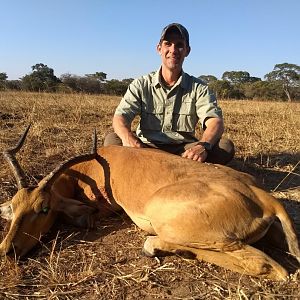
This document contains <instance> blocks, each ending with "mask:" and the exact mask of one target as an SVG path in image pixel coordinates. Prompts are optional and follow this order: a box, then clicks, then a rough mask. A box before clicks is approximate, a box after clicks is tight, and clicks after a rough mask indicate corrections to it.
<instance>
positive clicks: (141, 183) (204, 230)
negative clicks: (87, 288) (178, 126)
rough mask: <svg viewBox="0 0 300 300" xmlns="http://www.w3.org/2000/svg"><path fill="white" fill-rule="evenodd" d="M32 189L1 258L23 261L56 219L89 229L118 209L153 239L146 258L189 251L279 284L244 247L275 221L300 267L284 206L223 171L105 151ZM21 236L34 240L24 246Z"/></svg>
mask: <svg viewBox="0 0 300 300" xmlns="http://www.w3.org/2000/svg"><path fill="white" fill-rule="evenodd" d="M39 186H40V187H37V188H36V189H34V190H32V191H26V192H24V190H20V191H19V192H18V193H17V194H16V195H15V197H14V198H13V199H12V206H13V207H14V208H13V210H14V212H15V211H18V214H19V215H21V214H22V211H23V212H25V211H26V215H25V214H24V213H23V216H22V221H21V222H19V223H18V224H17V225H18V230H15V229H14V228H13V226H14V221H13V222H12V225H11V230H10V232H11V233H9V234H8V236H10V238H9V239H5V240H4V241H3V242H2V243H1V245H0V251H1V252H2V254H5V253H7V252H8V251H9V250H10V249H11V247H15V248H16V250H18V249H19V248H20V247H21V246H20V242H18V239H21V241H22V251H20V250H19V251H20V254H22V255H23V254H25V253H26V252H27V251H28V250H30V249H31V248H32V247H33V240H34V239H36V240H38V238H39V236H40V235H41V234H43V233H44V232H45V229H44V228H43V226H44V227H46V229H47V230H48V229H49V226H51V225H50V223H51V224H52V223H53V222H54V219H55V216H56V213H57V212H60V213H64V214H66V215H67V216H68V218H69V220H71V221H73V223H74V224H77V225H81V226H87V227H89V226H92V225H93V223H94V221H95V220H97V219H99V218H100V217H102V216H103V215H107V214H108V213H109V212H113V211H117V210H120V209H123V210H125V212H126V213H127V214H128V215H129V216H130V217H131V219H132V220H133V221H134V222H135V223H136V224H137V225H138V226H139V227H140V228H142V229H144V230H146V231H148V232H149V233H150V234H153V235H155V237H150V238H148V239H147V241H146V242H145V245H144V251H145V253H147V254H148V255H156V253H157V251H158V250H160V251H167V252H174V253H176V252H178V251H189V252H192V253H194V254H195V256H196V257H197V258H198V259H201V260H205V261H208V262H211V263H215V264H217V265H220V266H222V267H225V268H228V269H231V270H233V271H237V272H240V273H244V274H248V275H253V276H263V277H266V278H270V279H275V280H281V279H285V278H286V276H287V271H286V270H285V269H284V267H282V266H280V265H279V264H278V263H277V262H275V261H274V260H273V259H271V258H270V257H269V256H267V255H266V254H265V253H263V252H261V251H260V250H257V249H255V248H253V247H252V246H250V245H249V244H252V243H254V242H256V241H258V240H260V239H261V238H262V237H263V236H264V235H266V234H267V232H268V230H269V228H270V226H272V224H273V223H274V221H275V220H276V218H278V219H279V220H280V221H281V224H282V227H283V230H284V234H285V236H286V239H287V243H288V245H289V249H290V252H291V254H293V255H294V256H295V257H296V258H297V259H298V261H300V250H299V244H298V240H297V236H296V232H295V230H294V228H293V224H292V222H291V220H290V218H289V217H288V215H287V213H286V211H285V210H284V208H283V206H282V205H281V204H280V203H279V202H278V201H277V200H276V199H275V198H273V197H272V196H271V195H269V194H268V193H266V192H265V191H263V190H262V189H260V188H259V187H257V185H256V183H255V180H254V178H253V177H251V176H250V175H248V174H245V173H241V172H238V171H235V170H233V169H231V168H228V167H225V166H221V165H214V164H206V163H204V164H202V163H199V162H194V161H191V160H188V159H183V158H181V157H178V156H175V155H171V154H167V153H164V152H160V151H157V150H150V149H134V148H127V147H119V146H109V147H102V148H100V149H99V150H98V157H97V158H96V159H93V160H89V161H86V162H81V163H78V164H75V165H73V166H71V167H69V168H67V169H66V170H64V171H63V173H62V174H61V175H60V176H59V177H58V178H57V179H56V180H55V182H54V184H53V185H52V186H51V189H50V190H49V191H48V190H47V189H46V188H45V187H44V185H43V182H41V183H40V185H39ZM41 187H42V188H41ZM34 193H35V194H34ZM25 194H26V196H25ZM38 194H39V195H42V196H37V195H38ZM22 198H23V199H22ZM45 202H46V204H45ZM42 205H48V206H49V207H50V210H49V213H48V214H47V215H43V214H41V213H40V208H41V206H42ZM28 214H29V215H32V214H36V220H38V221H36V222H41V223H40V225H38V224H39V223H37V224H35V226H34V228H31V225H30V221H29V219H28V217H27V215H28ZM31 218H32V216H31ZM44 219H47V220H48V221H47V222H46V221H43V220H44ZM39 220H40V221H39ZM43 222H44V223H45V222H46V223H45V224H46V225H43V224H44V223H43ZM16 231H17V234H16ZM34 231H37V232H34ZM24 232H25V233H26V234H24ZM28 234H29V235H32V236H33V237H34V239H31V241H30V242H29V243H28V244H27V241H26V238H27V239H28ZM20 235H21V236H22V238H20ZM15 245H17V246H15Z"/></svg>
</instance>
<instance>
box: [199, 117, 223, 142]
mask: <svg viewBox="0 0 300 300" xmlns="http://www.w3.org/2000/svg"><path fill="white" fill-rule="evenodd" d="M205 126H206V129H205V131H204V132H203V135H202V137H201V139H200V141H201V142H208V143H210V144H211V145H215V144H216V143H217V142H218V140H219V139H220V138H221V137H222V134H223V132H224V123H223V120H222V119H219V118H210V119H208V120H207V121H206V122H205Z"/></svg>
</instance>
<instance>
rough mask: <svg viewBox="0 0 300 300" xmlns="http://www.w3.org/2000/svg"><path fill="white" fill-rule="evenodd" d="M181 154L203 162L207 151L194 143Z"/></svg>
mask: <svg viewBox="0 0 300 300" xmlns="http://www.w3.org/2000/svg"><path fill="white" fill-rule="evenodd" d="M181 156H182V157H184V158H188V159H192V160H195V161H199V162H205V160H206V158H207V151H206V150H205V148H204V147H203V146H202V145H196V146H194V147H192V148H190V149H187V150H186V151H185V152H184V153H183V154H182V155H181Z"/></svg>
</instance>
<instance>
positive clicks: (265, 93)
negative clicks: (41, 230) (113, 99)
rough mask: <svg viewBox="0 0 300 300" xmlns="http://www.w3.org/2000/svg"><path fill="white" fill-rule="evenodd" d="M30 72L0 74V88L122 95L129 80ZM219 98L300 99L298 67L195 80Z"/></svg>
mask: <svg viewBox="0 0 300 300" xmlns="http://www.w3.org/2000/svg"><path fill="white" fill-rule="evenodd" d="M31 68H32V73H31V74H28V75H25V76H24V77H23V78H21V80H7V75H6V73H4V72H2V73H0V89H2V90H7V89H12V90H21V89H25V90H29V91H47V92H63V93H73V92H79V93H88V94H110V95H118V96H122V95H124V93H125V92H126V89H127V88H128V85H129V84H130V83H131V82H132V81H133V79H132V78H128V79H123V80H117V79H112V80H107V74H106V73H104V72H100V71H99V72H95V73H91V74H85V75H84V76H77V75H73V74H69V73H67V74H63V75H61V77H60V79H58V78H57V77H56V76H55V75H54V70H53V69H51V68H49V67H48V66H47V65H44V64H42V63H40V64H36V65H34V66H32V67H31ZM198 78H199V79H201V80H202V81H204V82H206V83H207V84H208V86H209V88H210V89H211V90H212V91H213V92H214V93H215V94H216V96H217V98H221V99H230V98H232V99H270V100H271V99H272V100H274V99H276V100H284V99H286V97H288V100H289V101H292V99H293V100H300V67H299V66H298V65H295V64H288V63H283V64H277V65H275V67H274V69H273V71H272V72H270V73H268V74H266V75H265V79H266V80H265V81H262V80H261V79H260V78H258V77H252V76H250V74H249V73H248V72H246V71H226V72H224V73H223V75H222V80H218V79H217V77H215V76H213V75H200V76H199V77H198Z"/></svg>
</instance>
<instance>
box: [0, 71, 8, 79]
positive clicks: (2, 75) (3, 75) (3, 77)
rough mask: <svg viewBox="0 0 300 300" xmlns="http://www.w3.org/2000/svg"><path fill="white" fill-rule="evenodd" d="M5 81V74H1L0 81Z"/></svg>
mask: <svg viewBox="0 0 300 300" xmlns="http://www.w3.org/2000/svg"><path fill="white" fill-rule="evenodd" d="M6 79H7V74H6V73H4V72H2V73H0V81H5V80H6Z"/></svg>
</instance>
